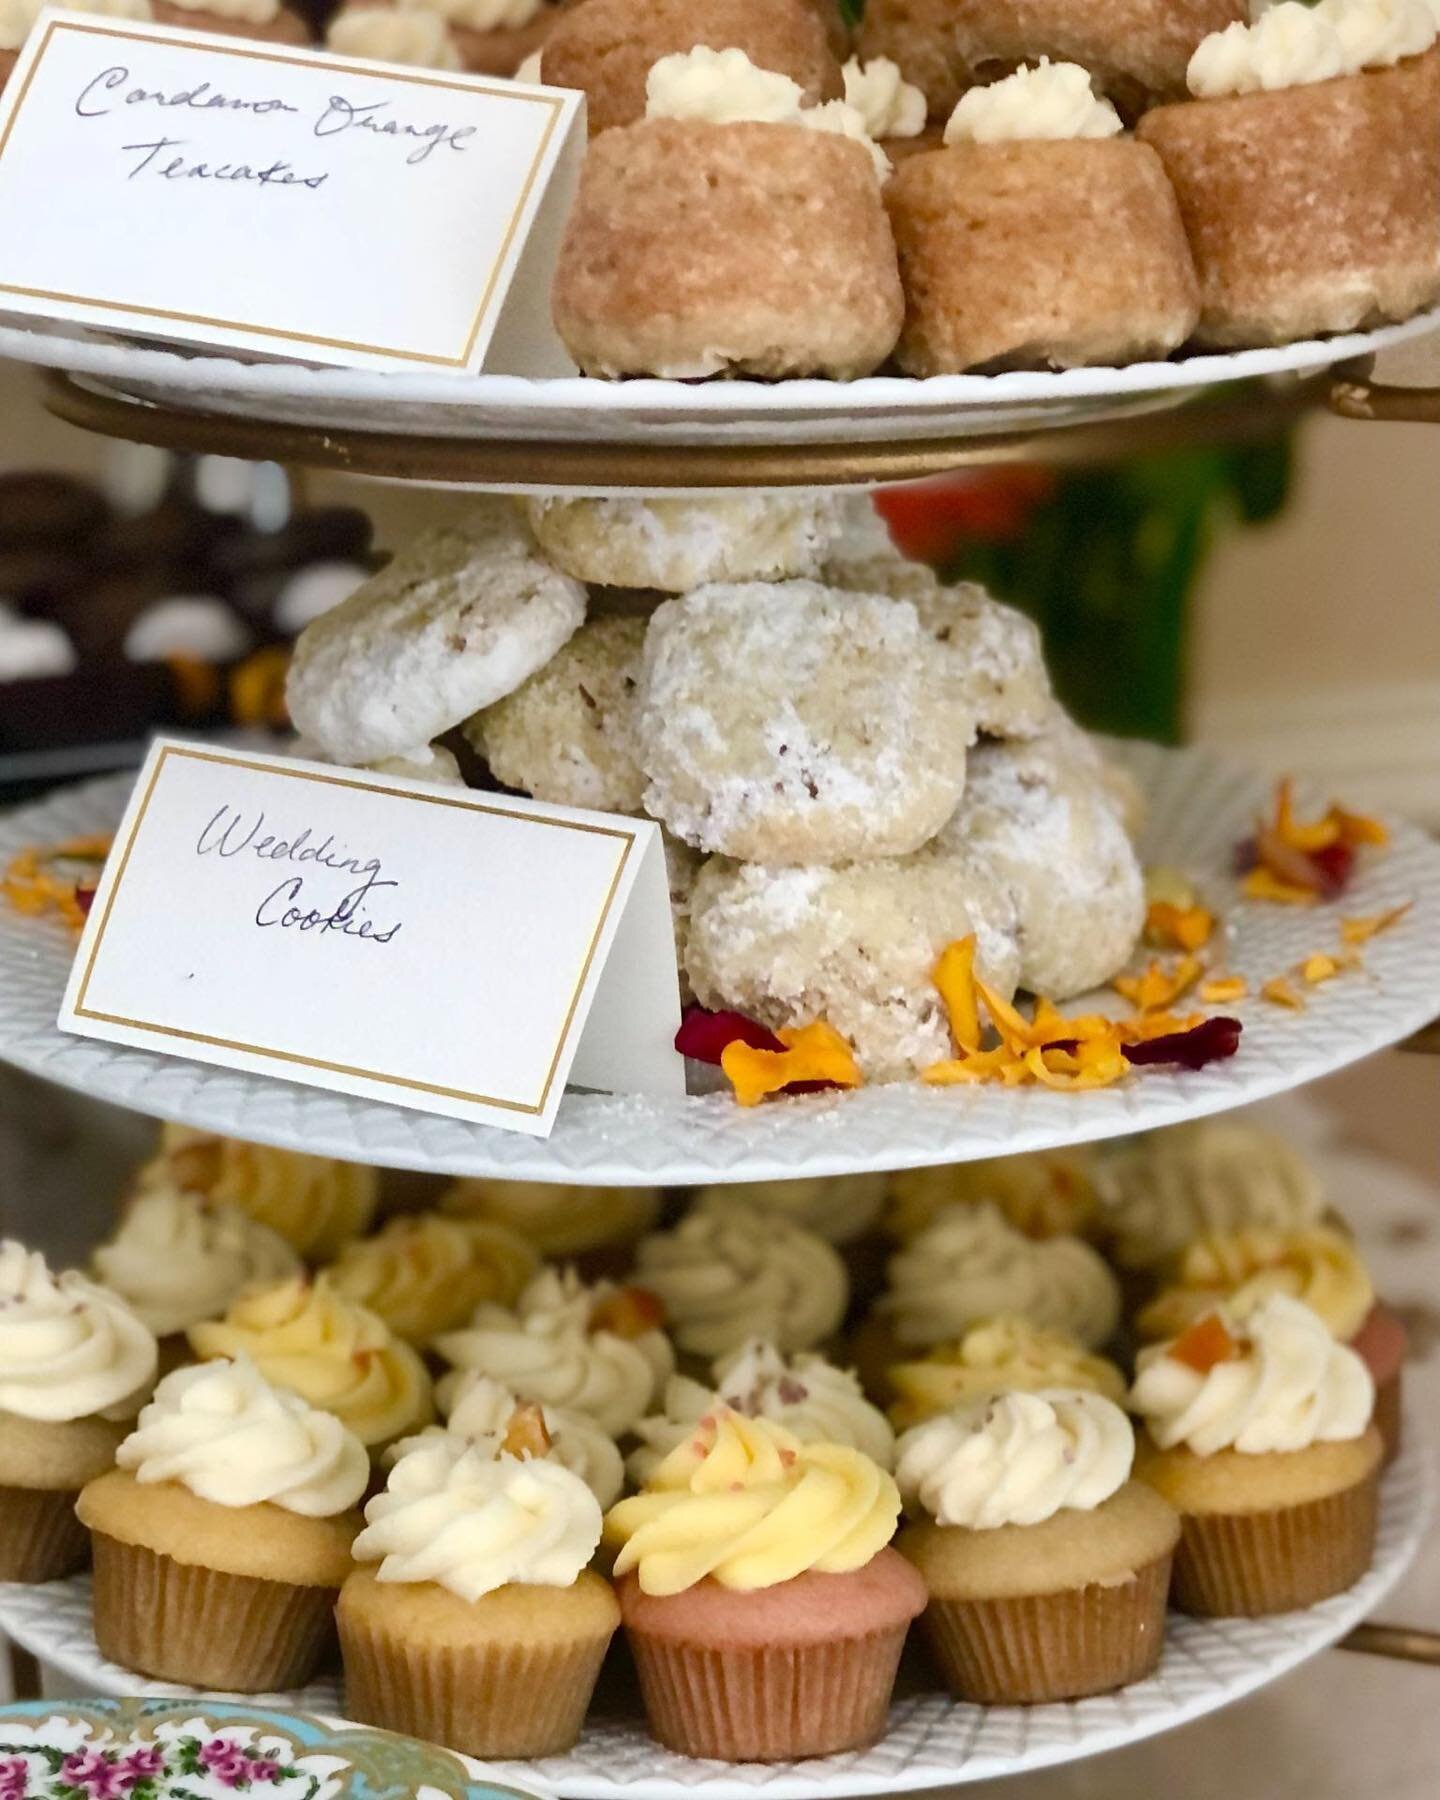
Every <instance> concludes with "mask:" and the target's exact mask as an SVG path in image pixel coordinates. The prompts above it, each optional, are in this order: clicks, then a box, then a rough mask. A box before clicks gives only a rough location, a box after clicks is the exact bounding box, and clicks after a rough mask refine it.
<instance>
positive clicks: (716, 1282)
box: [636, 1196, 848, 1363]
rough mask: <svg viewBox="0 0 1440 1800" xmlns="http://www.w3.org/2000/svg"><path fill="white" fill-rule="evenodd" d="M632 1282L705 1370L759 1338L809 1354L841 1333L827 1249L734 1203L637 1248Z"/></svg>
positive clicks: (835, 1274)
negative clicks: (653, 1300) (654, 1301)
mask: <svg viewBox="0 0 1440 1800" xmlns="http://www.w3.org/2000/svg"><path fill="white" fill-rule="evenodd" d="M636 1277H637V1279H638V1280H639V1281H641V1282H642V1283H643V1284H644V1286H645V1287H646V1288H648V1289H649V1290H650V1291H651V1292H652V1293H654V1294H656V1295H657V1296H658V1297H659V1300H660V1303H661V1305H662V1306H663V1307H664V1309H665V1317H666V1319H667V1321H668V1322H669V1327H670V1334H671V1336H672V1337H673V1338H674V1340H675V1345H676V1348H677V1349H678V1350H680V1351H681V1352H682V1353H683V1354H685V1355H687V1356H689V1357H691V1358H696V1359H700V1360H701V1361H703V1362H707V1363H708V1362H712V1361H713V1360H714V1359H715V1358H716V1357H718V1356H724V1355H726V1354H727V1353H728V1352H731V1351H735V1350H738V1349H739V1348H740V1347H741V1345H742V1344H744V1343H746V1342H747V1340H749V1339H750V1338H755V1337H762V1338H768V1339H769V1340H770V1341H771V1342H773V1343H774V1344H775V1345H776V1347H777V1348H778V1349H780V1350H781V1351H783V1352H785V1353H786V1354H789V1353H790V1352H791V1351H795V1350H813V1349H814V1348H815V1347H816V1346H817V1345H819V1344H822V1343H824V1341H825V1340H826V1339H827V1338H830V1337H833V1336H834V1334H835V1333H836V1332H837V1331H838V1330H839V1328H840V1321H841V1320H842V1319H843V1318H844V1316H845V1304H846V1300H847V1298H848V1284H847V1281H846V1277H845V1265H844V1264H843V1263H842V1262H841V1260H840V1258H839V1256H838V1255H837V1254H836V1252H835V1250H834V1249H833V1248H832V1246H831V1245H829V1244H827V1243H826V1242H825V1240H824V1239H823V1238H822V1237H819V1236H818V1235H817V1234H816V1233H815V1232H813V1231H806V1230H804V1229H803V1228H802V1227H801V1226H799V1225H792V1224H790V1223H789V1222H788V1221H787V1220H785V1219H782V1218H777V1217H776V1215H775V1214H774V1213H770V1212H766V1211H765V1210H763V1209H762V1208H760V1207H757V1206H752V1205H751V1204H750V1203H749V1202H748V1201H746V1200H742V1199H740V1198H738V1197H735V1196H728V1197H712V1198H711V1199H710V1200H709V1201H707V1202H706V1203H705V1204H703V1205H701V1206H696V1207H694V1208H693V1209H692V1210H691V1211H690V1212H689V1213H687V1214H686V1216H685V1217H684V1218H683V1219H682V1220H681V1221H680V1223H679V1224H678V1225H677V1226H676V1227H675V1228H674V1230H673V1231H661V1232H655V1233H654V1234H653V1235H652V1236H650V1237H647V1238H644V1239H642V1240H641V1243H640V1248H639V1253H638V1256H637V1259H636Z"/></svg>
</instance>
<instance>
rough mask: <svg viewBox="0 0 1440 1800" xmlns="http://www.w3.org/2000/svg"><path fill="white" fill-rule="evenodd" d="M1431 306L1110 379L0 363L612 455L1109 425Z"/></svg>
mask: <svg viewBox="0 0 1440 1800" xmlns="http://www.w3.org/2000/svg"><path fill="white" fill-rule="evenodd" d="M1437 324H1440V308H1436V309H1434V310H1432V311H1431V312H1428V313H1423V314H1421V315H1420V316H1418V317H1417V318H1414V319H1409V320H1407V321H1406V322H1405V323H1404V324H1401V325H1386V326H1383V327H1381V328H1380V329H1378V330H1375V331H1361V332H1347V333H1345V334H1343V335H1341V336H1338V337H1329V338H1318V339H1307V340H1305V341H1303V342H1301V343H1296V344H1285V345H1281V346H1279V347H1277V348H1274V349H1261V350H1238V351H1230V352H1225V353H1209V354H1196V355H1190V356H1179V357H1176V358H1174V359H1173V360H1171V361H1168V362H1153V363H1135V364H1132V365H1131V366H1129V367H1127V368H1122V369H1109V368H1099V369H1067V370H1062V371H1056V372H1046V371H1030V370H1017V371H1012V372H1010V373H1007V374H1001V375H939V376H932V377H930V378H929V379H927V380H914V379H911V378H907V377H901V376H869V377H866V378H865V379H863V380H860V381H850V382H836V381H779V382H761V381H746V380H737V381H712V382H683V381H659V380H648V379H647V380H634V381H624V382H607V381H597V380H593V379H588V378H585V377H581V376H573V377H565V378H556V379H547V380H530V379H526V378H524V377H521V376H514V375H479V376H460V375H437V374H434V373H429V374H376V373H374V372H371V371H358V370H351V369H321V368H314V367H311V366H310V365H307V364H304V363H293V362H262V361H257V362H242V361H239V360H237V359H235V358H233V357H226V356H216V355H210V354H207V353H202V352H192V351H181V350H176V349H170V348H164V347H161V346H159V345H150V344H146V343H141V342H130V341H126V340H122V339H119V338H115V337H111V336H108V335H106V334H103V333H99V332H92V331H89V330H87V329H85V328H83V327H75V328H60V327H48V328H45V329H31V328H28V327H25V326H23V325H20V324H18V323H11V324H8V325H5V326H0V356H3V357H10V358H12V359H14V360H15V361H18V362H29V363H36V364H39V365H40V366H42V367H45V368H51V369H63V370H67V371H69V372H71V373H72V374H76V375H80V376H83V377H84V378H85V379H86V380H87V381H88V382H90V383H91V384H93V385H95V386H96V387H98V388H101V389H103V390H105V391H108V392H110V393H113V394H121V395H126V396H129V397H131V398H134V399H139V400H145V401H149V402H152V403H154V404H158V405H164V406H169V407H175V408H179V409H181V410H182V411H192V412H204V413H211V414H222V415H226V416H229V417H233V418H243V419H250V420H263V421H267V422H269V423H272V424H285V425H307V426H317V427H324V428H326V429H329V430H334V431H350V432H356V431H363V432H385V433H390V434H392V435H394V436H400V437H403V436H406V435H412V434H413V435H424V436H437V437H448V436H454V437H463V438H474V439H484V438H503V439H509V440H513V439H525V438H533V439H550V440H564V441H565V442H567V443H577V444H584V443H610V444H616V445H631V446H634V445H641V444H664V443H672V444H682V443H696V442H703V443H706V444H712V445H720V444H753V445H779V444H814V443H826V442H850V443H854V442H864V441H872V442H873V441H885V442H896V441H904V440H913V439H920V438H934V437H980V436H985V435H988V434H992V433H996V432H1013V431H1019V430H1032V429H1040V428H1045V427H1052V426H1061V425H1067V424H1074V423H1077V422H1078V421H1080V420H1082V419H1085V420H1097V419H1101V418H1105V417H1116V416H1120V415H1122V414H1124V413H1127V412H1131V411H1135V410H1144V409H1149V408H1153V407H1161V406H1171V405H1176V404H1178V403H1179V402H1180V401H1181V400H1183V399H1184V398H1185V397H1186V396H1187V395H1188V394H1191V393H1193V392H1194V391H1195V390H1197V389H1199V388H1204V387H1215V386H1217V385H1223V384H1228V383H1234V382H1239V381H1248V380H1251V379H1253V378H1255V377H1257V376H1286V375H1302V374H1315V373H1318V372H1319V371H1321V370H1324V369H1328V368H1333V367H1335V366H1336V365H1337V364H1340V363H1344V362H1348V361H1350V360H1352V359H1353V358H1356V357H1361V356H1369V355H1371V354H1373V353H1375V352H1377V351H1380V350H1385V349H1388V348H1390V347H1391V346H1393V345H1396V344H1402V343H1406V342H1408V341H1410V340H1412V339H1414V338H1418V337H1423V336H1424V335H1425V334H1426V333H1428V332H1430V331H1433V330H1434V329H1435V328H1436V326H1437Z"/></svg>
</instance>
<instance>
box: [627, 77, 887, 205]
mask: <svg viewBox="0 0 1440 1800" xmlns="http://www.w3.org/2000/svg"><path fill="white" fill-rule="evenodd" d="M645 116H646V118H647V119H692V120H699V121H700V122H702V123H704V124H707V125H738V124H744V123H747V122H749V123H759V124H765V125H799V126H802V127H804V128H805V129H806V130H808V131H829V132H834V133H836V134H837V135H838V136H840V137H848V138H853V139H854V140H855V142H856V143H858V144H863V145H864V147H865V148H866V150H868V151H869V153H870V157H871V160H872V162H873V163H874V164H875V168H876V172H877V173H878V174H879V175H880V176H881V178H882V179H883V178H884V177H885V176H886V175H888V174H889V173H890V159H889V158H888V157H887V156H886V155H885V152H884V151H883V150H882V149H881V148H880V146H879V145H878V144H876V143H874V142H873V141H872V139H871V137H870V133H869V132H868V131H867V129H866V123H865V117H864V115H863V114H862V113H861V112H860V110H859V109H858V108H857V107H855V106H852V105H851V104H850V102H849V101H848V100H827V101H826V102H825V103H824V104H823V105H821V106H806V105H805V94H804V90H803V89H802V88H801V87H800V85H799V83H798V82H795V81H792V80H791V79H790V77H789V76H788V75H778V74H776V73H774V72H773V71H772V70H770V69H757V68H756V66H755V64H754V63H752V62H751V60H750V58H749V57H748V56H747V55H746V54H745V52H744V51H743V50H711V49H708V48H706V47H705V46H704V45H703V44H702V45H699V46H697V47H696V48H695V49H694V50H686V51H680V52H677V53H676V54H675V55H673V56H662V57H661V58H660V60H659V61H658V62H657V63H655V64H653V65H652V67H651V69H650V73H649V74H648V75H647V76H646V78H645Z"/></svg>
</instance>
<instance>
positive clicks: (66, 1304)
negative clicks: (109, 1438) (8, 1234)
mask: <svg viewBox="0 0 1440 1800" xmlns="http://www.w3.org/2000/svg"><path fill="white" fill-rule="evenodd" d="M156 1361H157V1352H156V1347H155V1338H154V1334H153V1333H152V1332H150V1331H149V1330H147V1328H146V1327H145V1326H144V1325H142V1324H141V1322H140V1320H139V1319H137V1318H136V1316H135V1314H134V1313H133V1312H131V1310H130V1308H129V1307H128V1306H127V1305H126V1304H125V1302H124V1301H123V1300H122V1299H121V1298H120V1297H119V1295H118V1294H112V1293H111V1292H110V1291H109V1289H108V1288H103V1287H100V1286H98V1285H97V1284H96V1283H95V1282H93V1281H89V1280H87V1279H86V1277H85V1276H84V1275H81V1274H80V1273H79V1272H78V1271H76V1270H74V1269H67V1270H65V1271H64V1273H62V1274H59V1275H56V1274H52V1273H51V1270H50V1268H49V1265H48V1264H47V1263H46V1261H45V1258H44V1257H43V1256H42V1255H41V1254H40V1252H39V1251H38V1250H26V1249H25V1247H24V1245H23V1244H17V1243H16V1242H15V1241H14V1240H13V1239H6V1240H5V1241H4V1242H3V1243H0V1412H11V1413H16V1414H18V1415H19V1416H20V1417H21V1418H23V1419H42V1420H47V1421H52V1422H54V1421H60V1420H65V1419H88V1418H93V1417H94V1416H95V1415H97V1414H99V1415H101V1416H103V1417H106V1418H112V1419H126V1418H132V1417H133V1416H134V1414H135V1412H136V1410H137V1408H138V1407H139V1405H140V1402H141V1400H142V1399H143V1398H144V1397H145V1395H146V1394H147V1393H148V1392H149V1389H150V1384H151V1383H152V1382H153V1381H154V1379H155V1365H156Z"/></svg>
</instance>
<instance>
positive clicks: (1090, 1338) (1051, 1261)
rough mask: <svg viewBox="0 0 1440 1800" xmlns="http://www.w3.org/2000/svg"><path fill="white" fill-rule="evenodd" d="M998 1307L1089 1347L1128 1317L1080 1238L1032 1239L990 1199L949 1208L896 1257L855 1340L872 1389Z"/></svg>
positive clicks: (881, 1390) (884, 1387)
mask: <svg viewBox="0 0 1440 1800" xmlns="http://www.w3.org/2000/svg"><path fill="white" fill-rule="evenodd" d="M997 1313H1016V1314H1018V1315H1019V1316H1020V1317H1021V1318H1023V1319H1026V1320H1028V1321H1029V1322H1030V1323H1031V1324H1032V1325H1040V1326H1044V1327H1047V1328H1049V1329H1051V1330H1056V1331H1064V1332H1067V1333H1069V1334H1070V1335H1071V1336H1072V1337H1074V1338H1076V1339H1077V1340H1078V1341H1079V1342H1080V1343H1082V1344H1083V1345H1084V1346H1085V1347H1086V1348H1087V1349H1094V1348H1095V1347H1096V1346H1098V1345H1100V1344H1103V1343H1105V1342H1107V1340H1108V1339H1110V1338H1111V1337H1113V1336H1114V1334H1115V1329H1116V1326H1117V1325H1118V1324H1119V1322H1120V1290H1119V1286H1118V1284H1117V1282H1116V1280H1115V1277H1114V1276H1113V1275H1112V1274H1111V1272H1110V1270H1109V1269H1108V1268H1107V1267H1106V1266H1105V1264H1104V1262H1103V1261H1102V1260H1101V1258H1100V1256H1099V1255H1098V1254H1097V1252H1096V1251H1094V1250H1092V1249H1091V1247H1090V1246H1089V1244H1086V1243H1083V1242H1082V1241H1081V1240H1080V1239H1079V1238H1073V1237H1052V1238H1040V1239H1036V1238H1027V1237H1025V1236H1023V1235H1022V1234H1021V1233H1020V1232H1018V1231H1016V1230H1015V1228H1014V1226H1013V1225H1010V1224H1007V1222H1006V1220H1005V1219H1004V1217H1003V1216H1002V1215H1001V1213H1000V1212H999V1210H998V1209H997V1208H996V1207H994V1206H991V1205H988V1204H982V1205H979V1206H966V1207H962V1208H960V1209H958V1210H952V1211H951V1212H949V1213H948V1214H942V1215H941V1217H940V1219H939V1220H938V1221H937V1222H936V1223H935V1224H934V1225H932V1226H931V1227H930V1228H929V1230H928V1231H922V1232H921V1233H920V1235H919V1236H918V1237H916V1238H913V1239H912V1240H911V1241H910V1243H908V1244H907V1245H906V1246H905V1248H904V1249H903V1250H900V1251H898V1252H897V1253H896V1254H895V1255H894V1256H893V1257H891V1259H890V1287H889V1291H888V1292H887V1293H885V1294H884V1295H882V1296H881V1298H880V1300H879V1301H878V1302H877V1303H876V1307H875V1311H874V1313H873V1314H872V1315H871V1317H870V1318H869V1319H868V1320H866V1322H865V1324H863V1325H862V1326H861V1327H860V1329H859V1331H858V1332H857V1333H856V1334H855V1340H854V1344H853V1346H852V1348H853V1350H854V1353H855V1360H856V1364H857V1366H858V1367H859V1370H860V1375H861V1378H862V1380H863V1381H864V1382H865V1386H866V1388H867V1389H868V1390H869V1392H870V1393H872V1394H878V1395H884V1394H886V1393H887V1392H888V1381H889V1376H888V1371H889V1368H890V1365H891V1364H892V1363H897V1362H900V1361H902V1360H904V1359H905V1353H906V1352H911V1353H913V1352H916V1351H924V1350H928V1349H929V1348H930V1346H931V1345H932V1344H943V1343H946V1342H949V1341H952V1340H953V1339H955V1338H957V1337H961V1336H963V1335H964V1333H965V1332H966V1331H968V1330H969V1328H970V1327H971V1326H972V1325H976V1324H979V1323H980V1322H981V1321H982V1320H984V1319H990V1318H993V1317H994V1316H995V1315H996V1314H997Z"/></svg>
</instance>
